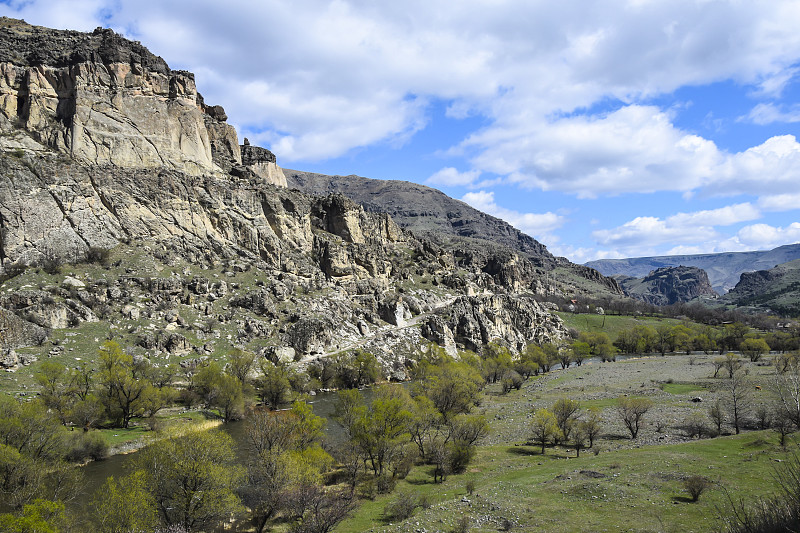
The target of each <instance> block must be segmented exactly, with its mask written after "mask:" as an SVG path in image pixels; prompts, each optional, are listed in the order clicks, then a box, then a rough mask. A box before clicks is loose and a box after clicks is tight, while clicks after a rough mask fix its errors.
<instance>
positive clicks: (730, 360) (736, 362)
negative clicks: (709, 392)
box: [722, 353, 744, 378]
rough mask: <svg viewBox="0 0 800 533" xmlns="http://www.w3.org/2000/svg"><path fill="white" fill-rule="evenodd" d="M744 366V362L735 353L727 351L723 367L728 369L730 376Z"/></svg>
mask: <svg viewBox="0 0 800 533" xmlns="http://www.w3.org/2000/svg"><path fill="white" fill-rule="evenodd" d="M742 366H744V363H743V362H742V360H741V359H740V358H739V356H738V355H736V354H735V353H727V354H726V355H725V360H724V361H723V363H722V367H723V368H724V369H725V370H727V371H728V377H729V378H733V375H734V374H735V373H736V372H737V371H738V370H739V369H740V368H742Z"/></svg>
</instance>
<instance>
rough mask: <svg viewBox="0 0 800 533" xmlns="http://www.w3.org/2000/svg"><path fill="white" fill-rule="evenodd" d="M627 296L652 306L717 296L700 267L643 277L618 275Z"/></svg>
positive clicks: (660, 270) (671, 269)
mask: <svg viewBox="0 0 800 533" xmlns="http://www.w3.org/2000/svg"><path fill="white" fill-rule="evenodd" d="M615 279H617V281H618V282H619V284H620V286H621V287H622V290H623V291H625V294H626V295H628V296H630V297H632V298H636V299H637V300H642V301H644V302H647V303H649V304H653V305H671V304H674V303H679V302H688V301H690V300H693V299H695V298H698V297H700V296H708V297H716V296H717V293H716V292H714V289H713V288H711V284H710V283H709V281H708V275H707V274H706V272H705V271H704V270H702V269H700V268H697V267H685V266H678V267H664V268H658V269H656V270H653V271H652V272H650V273H649V274H647V275H646V276H645V277H644V278H633V277H630V276H623V275H618V277H616V278H615Z"/></svg>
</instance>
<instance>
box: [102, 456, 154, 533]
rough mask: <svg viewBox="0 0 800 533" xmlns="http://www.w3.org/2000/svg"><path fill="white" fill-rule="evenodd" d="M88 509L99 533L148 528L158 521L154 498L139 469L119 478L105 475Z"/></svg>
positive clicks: (151, 527) (143, 474) (118, 532)
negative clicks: (103, 481) (91, 512)
mask: <svg viewBox="0 0 800 533" xmlns="http://www.w3.org/2000/svg"><path fill="white" fill-rule="evenodd" d="M92 511H93V514H94V519H95V523H96V526H97V530H96V531H101V532H103V533H127V532H129V531H152V530H153V529H155V527H156V526H157V525H158V511H157V509H156V502H155V499H154V498H153V496H152V494H150V492H149V491H148V490H147V483H146V479H145V473H144V472H143V471H141V470H139V471H136V472H133V473H132V474H130V475H127V476H125V477H123V478H121V479H120V480H119V481H117V480H115V479H114V477H113V476H112V477H109V478H108V479H106V482H105V484H103V486H102V487H101V488H99V489H98V490H97V492H96V493H95V496H94V502H93V504H92Z"/></svg>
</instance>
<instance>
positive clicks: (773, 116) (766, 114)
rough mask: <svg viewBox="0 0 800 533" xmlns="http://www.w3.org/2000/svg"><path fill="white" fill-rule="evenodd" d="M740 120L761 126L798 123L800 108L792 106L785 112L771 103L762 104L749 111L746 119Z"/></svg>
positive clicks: (799, 120)
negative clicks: (774, 123) (777, 123)
mask: <svg viewBox="0 0 800 533" xmlns="http://www.w3.org/2000/svg"><path fill="white" fill-rule="evenodd" d="M741 120H747V121H749V122H752V123H753V124H759V125H762V126H763V125H765V124H772V123H773V122H787V123H791V122H800V106H798V105H793V106H791V107H790V108H789V109H788V110H785V109H782V108H781V107H779V106H777V105H775V104H774V103H772V102H766V103H764V102H762V103H760V104H758V105H756V106H755V107H754V108H753V109H751V110H750V113H749V114H748V115H747V117H745V118H743V119H741Z"/></svg>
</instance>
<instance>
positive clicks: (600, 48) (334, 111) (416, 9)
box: [0, 0, 800, 195]
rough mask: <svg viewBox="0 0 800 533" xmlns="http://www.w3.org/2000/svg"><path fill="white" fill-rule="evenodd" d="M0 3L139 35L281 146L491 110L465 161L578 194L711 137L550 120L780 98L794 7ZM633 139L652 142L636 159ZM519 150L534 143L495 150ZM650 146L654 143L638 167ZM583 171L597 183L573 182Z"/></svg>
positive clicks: (625, 124)
mask: <svg viewBox="0 0 800 533" xmlns="http://www.w3.org/2000/svg"><path fill="white" fill-rule="evenodd" d="M0 9H2V11H3V12H4V14H9V15H12V16H13V15H15V14H16V15H17V16H19V15H21V16H24V17H26V18H28V19H30V21H31V22H35V23H39V24H47V25H52V26H57V27H64V26H69V27H73V28H79V29H84V30H86V29H91V27H93V26H94V25H96V24H98V23H106V24H110V25H112V26H113V27H115V28H116V29H118V30H119V31H122V32H124V33H125V34H127V35H129V36H130V37H132V38H135V39H139V40H142V41H143V42H145V43H146V44H147V45H148V46H149V47H151V48H152V49H153V50H154V51H155V52H156V53H158V54H160V55H162V56H163V57H165V58H167V59H168V60H169V61H170V62H171V64H172V66H173V67H176V66H177V67H181V68H188V69H191V70H193V71H196V72H202V73H203V77H202V78H198V81H199V83H200V88H201V90H202V91H203V92H204V94H205V96H206V97H207V99H208V101H209V102H212V103H219V104H222V105H224V106H225V107H226V110H227V111H228V115H229V116H230V117H231V118H230V120H231V122H232V123H234V124H235V125H237V126H238V127H239V128H240V130H241V131H242V133H244V134H248V135H249V136H251V137H254V138H255V137H258V138H261V139H264V140H267V141H269V142H270V143H271V144H272V147H273V148H275V149H276V151H278V152H279V153H278V156H279V157H281V158H282V159H288V160H302V159H319V158H328V157H335V156H338V155H342V154H344V153H346V152H348V151H349V150H352V149H354V148H358V147H362V146H369V145H373V144H375V143H385V142H398V139H399V142H402V140H403V139H405V138H407V137H408V136H409V135H413V133H414V132H416V131H418V130H419V129H420V128H421V127H422V126H423V125H424V124H425V122H426V118H427V117H426V116H425V115H426V112H427V109H428V108H427V102H428V101H430V99H434V98H435V99H438V100H442V101H445V102H450V104H449V106H448V114H449V116H451V117H465V116H471V115H474V114H476V113H478V114H481V115H483V116H485V117H486V118H487V119H488V126H487V127H486V129H485V130H484V131H482V132H480V135H478V136H476V137H473V139H472V140H473V141H477V143H476V146H478V147H479V153H478V154H476V167H475V168H476V170H490V169H499V170H500V171H501V173H503V174H513V175H515V176H517V177H518V178H519V179H520V181H527V183H528V184H530V185H532V186H537V187H542V188H546V189H559V190H568V191H572V192H578V193H579V194H589V195H592V194H595V195H597V194H606V193H613V192H614V191H616V190H618V189H619V188H621V187H623V186H630V185H635V184H637V183H639V184H641V183H643V182H645V181H646V180H647V179H649V178H651V177H652V178H653V179H655V180H656V182H657V185H655V186H651V188H653V187H664V186H666V181H665V179H664V176H666V175H667V173H668V172H669V171H674V172H676V174H675V178H676V181H677V183H678V185H672V187H673V188H674V187H678V186H683V187H690V186H692V185H694V184H695V182H696V181H697V180H698V177H703V176H704V175H705V172H704V171H703V169H704V168H705V166H706V165H707V164H708V163H709V161H708V159H709V157H710V158H712V159H713V158H714V157H716V154H715V152H714V148H713V146H711V144H713V143H710V142H709V141H706V140H703V139H700V138H694V137H692V136H691V135H690V134H687V133H685V132H680V131H676V130H674V128H672V129H671V128H670V124H669V117H668V116H666V115H659V114H658V112H656V111H652V110H650V111H644V115H647V116H648V118H649V119H648V120H641V118H642V117H640V119H639V120H637V119H636V117H633V116H631V115H635V114H637V112H638V113H641V112H642V110H637V109H636V108H634V109H632V110H631V111H630V112H624V111H623V112H622V114H621V115H610V116H609V117H607V118H606V120H604V121H598V120H594V121H591V120H589V121H584V123H580V121H579V120H567V119H562V120H555V121H553V117H558V116H560V115H563V114H565V113H566V114H569V113H573V112H575V111H576V110H578V111H579V110H581V109H587V108H590V107H591V106H592V105H594V104H596V103H598V102H601V101H607V100H609V99H611V100H619V101H622V102H629V103H635V102H636V101H637V100H641V99H644V98H647V97H649V96H652V95H658V94H665V93H670V92H672V91H674V90H675V89H676V88H678V87H681V86H684V85H687V84H689V85H695V86H696V85H701V84H704V83H710V82H714V81H720V80H726V79H733V80H736V81H737V82H740V83H744V84H752V85H753V86H755V87H759V88H760V89H759V90H760V91H761V93H762V94H779V93H780V91H781V90H782V88H783V87H784V86H785V85H786V84H787V83H788V82H789V80H791V79H792V77H793V75H794V70H793V69H794V68H795V67H793V65H795V64H796V62H797V60H798V58H800V33H798V32H797V31H796V24H795V21H796V20H797V19H798V16H800V7H799V6H798V4H797V3H795V2H792V1H775V2H769V3H766V4H764V3H761V4H754V3H748V2H731V3H717V2H695V1H691V0H676V1H674V2H647V3H635V2H629V1H627V0H616V2H612V3H611V4H608V3H604V4H596V3H588V4H586V3H581V4H579V5H578V4H571V3H563V2H562V3H555V4H553V3H531V2H523V1H519V2H513V1H512V2H504V3H499V4H492V6H491V7H488V6H487V5H486V4H485V3H484V2H480V1H477V0H474V1H473V0H467V1H464V2H459V6H458V8H457V9H456V8H453V7H452V6H451V5H449V4H443V3H438V2H427V1H423V0H409V2H406V3H403V4H398V3H391V2H389V3H387V2H379V3H373V2H341V1H323V0H298V1H296V2H291V3H290V4H289V3H285V2H280V1H278V0H267V1H264V2H257V3H253V2H248V1H245V0H230V1H228V2H224V3H220V2H217V1H215V0H197V1H196V2H194V3H193V4H192V8H191V9H187V8H186V5H185V3H183V2H178V1H169V0H158V1H156V0H140V1H137V2H116V1H111V0H108V1H106V2H102V1H99V0H94V1H90V0H78V1H75V2H69V3H64V2H56V1H54V0H27V1H25V2H22V1H12V2H11V4H10V6H2V7H0ZM626 113H627V116H623V115H626ZM626 118H627V119H628V120H627V121H625V120H623V119H626ZM589 122H593V123H589ZM604 123H605V124H607V126H604ZM524 124H527V125H528V127H527V128H526V127H522V125H524ZM551 127H552V128H555V133H556V134H557V137H558V138H559V139H560V140H561V141H562V142H561V143H560V144H556V143H555V142H550V143H548V144H549V145H550V146H551V147H554V148H556V150H555V155H552V156H548V155H547V152H545V151H544V150H542V149H540V148H538V147H539V143H540V142H541V141H542V140H547V139H548V135H547V133H546V132H547V130H549V129H550V128H551ZM615 127H619V128H621V129H620V131H619V133H620V137H619V139H618V142H617V143H610V144H611V146H607V148H608V149H609V150H610V152H609V153H607V154H604V153H603V152H602V151H601V150H600V149H599V147H598V149H596V150H591V149H590V147H584V148H583V150H574V149H572V148H570V147H568V146H567V147H565V146H564V145H563V142H564V141H565V139H566V140H569V144H570V145H574V144H575V142H574V141H573V140H572V139H571V138H569V136H568V134H569V133H570V132H575V133H581V132H583V133H584V135H583V139H585V140H587V141H591V140H598V137H597V135H602V134H604V133H612V134H613V133H614V132H615ZM641 138H645V139H646V138H652V139H653V140H655V141H657V142H658V144H657V145H656V147H655V148H652V149H650V148H648V149H647V150H646V152H645V153H644V154H642V157H638V158H637V157H636V147H637V146H639V145H638V144H637V139H641ZM681 141H683V143H682V144H681ZM617 144H618V145H617ZM625 144H627V145H628V146H629V149H628V150H626V149H625V146H624V145H625ZM526 147H527V148H533V151H534V152H535V154H534V155H532V156H530V157H523V158H520V157H517V156H512V157H508V158H506V159H504V158H503V157H502V156H503V155H505V154H508V153H511V152H512V150H513V149H515V148H523V149H524V148H526ZM658 148H662V149H665V150H666V152H663V153H660V154H657V155H658V157H657V159H656V161H655V162H654V163H652V164H651V165H648V164H645V163H644V159H645V158H644V155H654V154H655V153H656V150H657V149H658ZM481 152H482V153H481ZM618 155H620V156H622V159H621V161H619V162H617V161H615V160H614V157H615V156H618ZM692 158H695V159H692ZM684 171H685V172H686V174H684ZM569 175H572V176H574V178H572V179H568V176H569ZM637 175H638V176H639V177H640V179H638V180H637V179H636V178H635V177H634V176H637ZM587 176H592V177H593V178H595V179H594V181H592V180H590V179H587V178H586V177H587ZM606 182H608V183H616V184H617V185H618V187H616V188H615V187H613V186H612V185H606ZM593 183H595V184H597V185H598V189H597V190H596V191H595V192H588V193H587V192H585V191H587V190H593V189H594V187H590V186H591V185H592V184H593ZM633 190H639V189H638V188H637V189H633ZM580 191H584V192H583V193H581V192H580Z"/></svg>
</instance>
